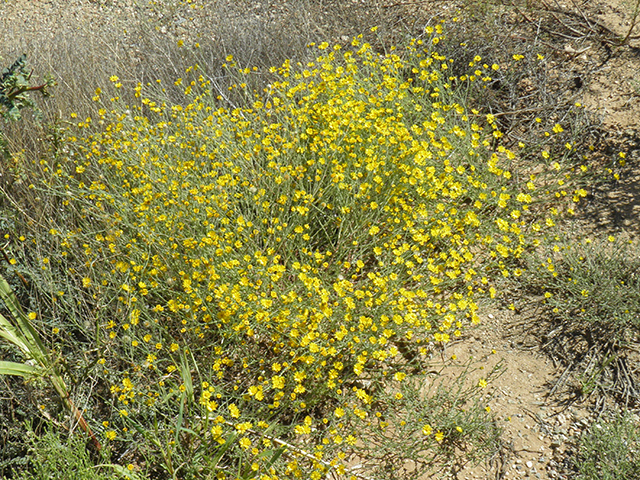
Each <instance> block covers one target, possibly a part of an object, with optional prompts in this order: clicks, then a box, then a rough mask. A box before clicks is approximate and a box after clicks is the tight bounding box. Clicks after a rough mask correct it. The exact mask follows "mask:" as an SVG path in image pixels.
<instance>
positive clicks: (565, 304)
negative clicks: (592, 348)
mask: <svg viewBox="0 0 640 480" xmlns="http://www.w3.org/2000/svg"><path fill="white" fill-rule="evenodd" d="M533 258H534V260H532V261H531V263H532V265H531V268H530V277H529V282H531V286H533V287H534V288H538V289H539V290H538V291H539V292H540V293H541V294H542V295H544V297H545V299H546V305H547V307H548V311H549V313H550V314H551V315H552V316H553V317H554V318H555V319H556V321H557V323H558V324H562V325H566V326H567V327H570V326H573V327H576V328H578V329H582V330H583V331H585V333H586V334H587V335H588V336H589V338H590V340H591V341H592V342H594V343H600V344H619V343H624V342H625V340H629V339H630V338H633V337H635V336H636V335H637V333H638V329H639V327H640V274H639V273H638V272H640V255H639V250H638V245H637V243H636V242H634V241H629V240H627V239H624V238H622V237H619V238H617V239H616V238H615V237H614V236H609V237H608V238H605V239H596V240H590V239H588V240H585V241H583V242H574V243H570V244H557V245H555V246H554V247H548V249H546V250H545V249H540V250H539V251H538V252H537V253H536V255H534V257H533Z"/></svg>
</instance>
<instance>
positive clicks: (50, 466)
mask: <svg viewBox="0 0 640 480" xmlns="http://www.w3.org/2000/svg"><path fill="white" fill-rule="evenodd" d="M28 433H29V435H28V437H29V440H30V443H31V446H30V448H29V457H28V459H29V467H28V468H24V469H23V470H21V471H18V472H14V475H13V477H12V478H15V479H17V480H103V479H105V480H106V479H113V478H117V479H138V478H139V476H138V475H137V474H136V473H134V471H133V469H131V470H129V469H126V468H123V467H119V466H117V465H108V464H100V465H97V466H96V465H95V463H96V462H95V461H94V460H93V459H92V458H91V457H90V454H89V451H88V450H87V449H86V445H85V442H84V440H82V438H80V437H78V436H77V435H70V436H69V437H68V438H63V437H62V436H61V435H60V434H59V433H54V432H53V431H47V432H45V433H44V434H41V435H39V436H37V435H36V434H35V433H34V432H33V431H32V430H30V429H29V430H28ZM103 460H106V458H104V459H103Z"/></svg>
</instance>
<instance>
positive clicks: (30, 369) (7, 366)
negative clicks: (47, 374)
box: [0, 361, 42, 377]
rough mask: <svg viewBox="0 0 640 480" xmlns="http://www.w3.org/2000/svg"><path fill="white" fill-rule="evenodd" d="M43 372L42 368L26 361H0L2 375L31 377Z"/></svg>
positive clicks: (0, 373)
mask: <svg viewBox="0 0 640 480" xmlns="http://www.w3.org/2000/svg"><path fill="white" fill-rule="evenodd" d="M40 373H42V369H41V368H39V367H34V366H33V365H28V364H26V363H16V362H3V361H0V375H14V376H17V377H30V376H34V375H38V374H40Z"/></svg>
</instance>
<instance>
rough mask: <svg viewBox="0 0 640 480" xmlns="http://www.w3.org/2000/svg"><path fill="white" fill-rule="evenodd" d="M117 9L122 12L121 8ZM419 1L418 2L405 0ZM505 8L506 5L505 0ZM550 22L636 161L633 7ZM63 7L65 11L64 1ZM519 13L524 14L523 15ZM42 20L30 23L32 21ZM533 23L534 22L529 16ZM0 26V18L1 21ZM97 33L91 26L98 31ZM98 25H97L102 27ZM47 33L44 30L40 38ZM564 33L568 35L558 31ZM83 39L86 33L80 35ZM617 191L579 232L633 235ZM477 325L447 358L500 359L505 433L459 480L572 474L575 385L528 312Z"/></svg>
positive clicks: (48, 25)
mask: <svg viewBox="0 0 640 480" xmlns="http://www.w3.org/2000/svg"><path fill="white" fill-rule="evenodd" d="M112 3H116V2H99V1H81V0H69V1H68V2H55V1H51V0H31V1H25V0H16V1H15V2H12V1H9V2H8V3H7V2H5V3H2V2H0V17H4V18H5V20H6V19H7V18H11V19H12V28H13V31H14V32H15V33H14V35H18V34H21V35H29V34H30V33H33V32H34V29H35V30H40V31H41V32H44V33H43V34H51V35H54V33H55V28H56V22H57V21H59V20H60V19H67V20H65V21H69V20H74V19H79V18H83V19H85V20H89V21H91V22H101V20H100V19H104V18H105V17H104V16H103V13H104V11H105V9H107V10H108V11H109V12H111V13H113V12H115V13H117V12H116V10H117V9H115V10H114V8H115V7H111V6H109V5H110V4H112ZM122 3H123V5H124V7H122V8H121V12H122V13H124V14H126V13H127V12H129V10H130V8H131V7H130V6H127V5H128V4H127V2H122ZM408 3H413V4H414V5H415V4H419V3H420V2H408ZM503 3H504V4H505V5H507V4H509V3H510V2H509V1H504V2H503ZM542 3H546V4H547V5H548V6H549V11H550V12H551V13H550V15H552V16H553V17H555V18H556V20H557V22H558V25H559V26H562V25H564V27H565V28H563V29H562V30H559V31H558V35H557V36H556V37H555V38H556V42H555V43H554V44H553V45H552V48H554V49H556V50H557V51H558V52H559V58H560V60H559V64H558V65H557V66H558V68H560V69H563V70H565V71H569V70H570V71H572V72H573V74H574V75H575V79H576V80H575V82H576V85H579V88H580V91H581V96H582V103H583V105H584V106H585V108H587V109H588V110H590V111H592V112H594V113H596V114H599V115H601V117H602V122H603V124H604V126H605V128H606V130H607V131H608V134H609V135H610V137H611V138H613V139H614V141H615V142H616V143H617V144H618V145H621V146H625V147H626V148H627V150H628V157H627V159H628V163H629V164H630V165H634V164H635V165H637V164H638V157H639V156H640V155H639V149H640V146H639V144H638V142H639V137H638V134H639V129H638V127H639V122H640V76H638V72H639V71H640V39H638V38H635V36H640V26H639V27H637V28H635V30H634V31H633V32H632V36H631V37H632V38H631V39H630V41H629V42H628V43H626V44H624V45H617V44H616V38H618V39H619V38H624V37H625V36H626V35H627V33H628V32H629V29H630V28H631V27H632V22H633V17H632V11H631V9H630V8H628V6H625V5H626V4H627V3H637V2H635V0H634V2H623V1H622V0H590V1H588V2H584V1H574V0H563V1H553V0H547V1H546V2H542ZM62 4H64V5H62ZM523 13H525V15H526V11H523ZM43 14H44V17H45V18H47V19H48V20H47V21H46V22H44V23H38V22H39V20H38V19H37V15H40V18H42V17H43ZM530 20H531V21H532V22H535V21H536V19H535V18H531V19H530ZM1 23H2V22H0V24H1ZM96 28H98V27H96ZM99 28H102V27H101V26H100V27H99ZM46 32H49V33H46ZM566 32H569V33H566ZM79 34H80V35H88V34H89V32H88V31H85V32H79ZM614 187H615V188H613V189H610V190H607V191H603V192H594V200H593V202H591V203H590V205H589V206H588V208H587V209H586V210H585V211H584V212H583V214H582V216H581V219H580V221H579V222H577V223H576V225H578V228H581V229H587V230H592V231H593V234H594V236H595V235H599V234H601V233H602V232H616V233H618V232H621V231H625V232H627V233H629V234H631V235H635V236H637V235H638V234H640V169H637V168H636V170H635V174H634V173H633V172H632V171H630V172H628V173H627V174H626V175H624V176H623V177H622V178H621V179H620V181H619V182H618V184H617V185H615V186H614ZM481 317H482V322H481V324H480V325H479V326H478V327H476V328H474V329H472V330H469V331H468V332H467V333H466V334H465V336H464V337H463V338H461V339H459V340H457V341H456V342H454V343H452V344H450V345H449V346H448V347H447V355H453V354H455V355H457V357H458V358H459V359H461V360H464V359H466V358H469V357H470V356H473V357H474V358H475V359H484V363H485V365H486V368H491V366H493V365H494V364H495V363H497V362H499V361H502V362H503V366H504V373H503V375H502V376H501V377H499V378H498V379H497V380H496V381H495V382H494V383H493V384H491V385H490V387H489V390H490V391H489V394H490V396H491V400H490V403H489V405H490V406H491V409H492V411H493V412H495V414H496V415H497V417H498V418H499V421H500V425H501V426H502V427H503V428H504V436H503V440H504V445H505V446H504V449H503V451H502V453H501V455H499V456H497V457H495V458H494V459H492V461H491V462H490V464H488V465H486V466H481V467H476V468H472V469H471V468H469V469H466V470H463V471H462V472H460V473H459V474H458V476H457V478H458V479H465V480H467V479H513V480H516V479H540V480H546V479H565V478H569V475H570V469H571V466H570V460H569V459H570V456H571V455H570V454H571V452H572V451H574V449H575V442H576V439H577V436H578V435H579V434H580V433H581V432H582V431H583V430H584V429H585V428H587V427H588V426H589V425H590V423H591V422H592V420H593V418H594V415H595V414H596V413H595V412H596V411H595V409H594V405H593V403H592V402H590V401H589V400H587V401H582V402H581V401H578V400H577V399H576V397H573V396H572V391H573V390H572V389H573V387H574V386H575V380H574V379H572V378H571V372H569V371H568V370H567V369H566V367H564V366H563V364H562V363H561V362H560V361H556V359H552V358H550V357H549V356H548V355H547V354H546V353H544V352H543V351H542V350H541V346H540V342H539V341H538V340H537V339H536V338H531V335H530V334H529V332H530V331H531V329H530V328H529V326H530V322H535V321H537V318H536V315H535V312H534V311H533V306H532V307H531V311H527V309H526V308H525V309H523V310H522V311H521V312H520V313H514V312H511V311H509V310H504V311H493V312H492V313H485V314H484V315H482V316H481Z"/></svg>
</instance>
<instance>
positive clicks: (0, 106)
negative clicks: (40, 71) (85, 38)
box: [0, 54, 55, 120]
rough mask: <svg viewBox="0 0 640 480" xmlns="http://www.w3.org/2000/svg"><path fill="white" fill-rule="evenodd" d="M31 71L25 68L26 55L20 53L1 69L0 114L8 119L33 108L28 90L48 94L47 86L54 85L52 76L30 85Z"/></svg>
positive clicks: (13, 118)
mask: <svg viewBox="0 0 640 480" xmlns="http://www.w3.org/2000/svg"><path fill="white" fill-rule="evenodd" d="M31 73H32V72H31V71H29V70H28V69H27V56H26V54H23V55H21V56H20V57H18V59H17V60H16V61H15V62H14V63H13V65H11V66H10V67H8V68H5V69H3V70H2V74H1V76H0V116H2V117H4V118H7V119H9V120H18V119H19V118H20V110H22V109H24V108H29V107H30V108H35V107H36V105H35V104H34V103H33V101H32V100H31V98H30V97H29V92H34V91H39V92H40V93H42V95H43V96H45V97H46V96H48V95H49V90H48V88H49V87H51V86H53V85H55V82H54V80H53V79H52V78H47V79H46V81H45V83H43V84H42V85H39V86H31V85H30V83H29V81H30V79H31Z"/></svg>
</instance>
